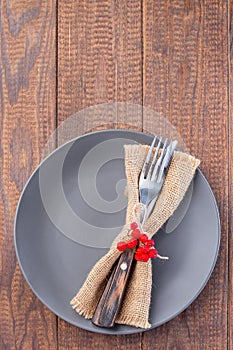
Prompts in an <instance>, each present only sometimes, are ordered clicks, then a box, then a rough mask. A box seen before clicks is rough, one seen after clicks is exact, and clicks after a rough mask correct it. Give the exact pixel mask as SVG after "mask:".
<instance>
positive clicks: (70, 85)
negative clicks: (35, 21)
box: [58, 0, 142, 350]
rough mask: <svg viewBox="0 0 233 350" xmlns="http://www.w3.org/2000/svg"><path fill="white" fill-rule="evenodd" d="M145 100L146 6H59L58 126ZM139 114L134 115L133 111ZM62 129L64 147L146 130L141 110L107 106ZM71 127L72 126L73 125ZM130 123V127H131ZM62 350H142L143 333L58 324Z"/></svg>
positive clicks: (109, 2)
mask: <svg viewBox="0 0 233 350" xmlns="http://www.w3.org/2000/svg"><path fill="white" fill-rule="evenodd" d="M118 101H121V102H127V103H134V104H141V102H142V53H141V2H140V1H139V0H134V1H123V2H122V1H120V0H116V1H113V0H100V1H94V0H93V1H91V2H89V1H86V0H80V1H75V0H68V1H59V6H58V124H59V125H61V123H62V122H63V121H66V122H67V121H68V117H69V116H70V115H71V114H73V113H77V112H78V111H80V110H81V109H83V108H87V107H89V106H95V105H97V104H102V103H114V102H118ZM132 110H134V111H135V113H133V112H132ZM73 122H74V124H73V127H70V126H69V124H68V127H67V130H65V128H63V129H61V130H59V131H58V142H59V143H62V142H64V141H65V140H67V139H68V138H70V137H71V136H75V135H74V134H73V130H75V133H76V136H77V135H79V134H82V133H84V132H87V131H88V130H94V129H96V128H98V129H101V128H113V127H116V126H119V127H129V128H130V127H132V126H131V124H133V127H134V128H137V129H138V128H139V129H140V128H141V126H142V113H141V107H135V108H134V109H131V108H130V106H127V105H126V106H125V105H118V106H117V108H115V106H114V105H108V107H107V108H105V110H104V113H101V108H100V109H98V108H94V109H93V108H92V109H90V110H89V111H88V110H85V112H83V113H81V114H79V117H78V118H77V120H76V121H73ZM71 124H72V123H71ZM128 124H129V125H128ZM58 339H59V349H61V350H62V349H66V350H67V349H73V350H74V349H82V350H85V349H111V348H113V349H125V350H126V349H135V350H138V349H140V347H141V345H140V341H141V335H140V334H138V335H134V336H121V337H117V336H105V335H100V334H94V333H90V332H87V331H85V330H82V329H79V328H77V327H73V326H71V325H69V324H67V323H66V322H64V321H62V320H59V323H58Z"/></svg>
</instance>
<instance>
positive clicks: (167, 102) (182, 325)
mask: <svg viewBox="0 0 233 350" xmlns="http://www.w3.org/2000/svg"><path fill="white" fill-rule="evenodd" d="M227 15H228V8H227V3H226V2H225V1H217V0H216V1H208V2H204V1H179V0H177V1H159V0H158V1H152V0H145V1H144V6H143V33H144V36H143V37H144V47H143V48H144V49H143V52H144V59H143V62H144V64H143V88H144V90H143V96H144V99H143V102H144V104H146V105H148V106H150V107H152V108H154V109H155V110H157V111H158V112H160V113H163V114H164V115H165V116H166V117H167V118H168V119H169V120H170V121H172V123H173V124H174V125H176V126H177V128H178V129H179V131H180V133H181V134H182V136H183V138H184V141H185V143H186V145H187V146H188V149H189V151H190V152H191V153H192V154H194V155H195V156H197V157H199V158H200V159H201V169H202V170H203V172H204V174H205V175H206V177H207V179H208V181H209V183H210V185H211V186H212V188H213V191H214V194H215V196H216V199H217V202H218V206H219V210H220V215H221V229H222V238H221V249H220V254H219V258H218V261H217V265H216V268H215V270H214V272H213V275H212V276H211V278H210V281H209V282H208V284H207V286H206V287H205V289H204V291H203V292H202V293H201V295H200V296H199V297H198V299H197V300H196V301H195V302H194V303H193V304H192V305H191V306H190V307H189V308H188V309H187V310H186V311H185V312H183V313H182V314H181V315H180V316H178V317H176V318H175V319H174V320H172V321H170V322H169V323H168V324H166V325H164V326H162V327H159V328H158V329H155V330H151V331H149V332H147V333H145V334H144V335H143V341H142V344H143V349H144V350H145V349H151V348H152V347H151V344H152V343H153V346H154V348H156V349H186V350H189V349H195V350H197V349H227V294H228V277H227V274H228V261H227V256H228V246H227V245H228V243H227V242H228V57H227V45H228V42H227V40H228V39H227V38H228V31H227ZM151 122H152V120H146V119H145V117H144V118H143V125H147V124H150V123H151ZM219 155H221V156H220V157H219Z"/></svg>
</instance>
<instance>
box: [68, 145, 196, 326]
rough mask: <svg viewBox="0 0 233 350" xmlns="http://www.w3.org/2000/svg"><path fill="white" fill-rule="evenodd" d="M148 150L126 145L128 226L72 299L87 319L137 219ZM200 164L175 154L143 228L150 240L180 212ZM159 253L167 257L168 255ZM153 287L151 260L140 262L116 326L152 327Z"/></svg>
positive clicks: (137, 264) (145, 147)
mask: <svg viewBox="0 0 233 350" xmlns="http://www.w3.org/2000/svg"><path fill="white" fill-rule="evenodd" d="M148 149H149V146H145V145H126V146H125V172H126V177H127V193H128V206H127V213H126V224H125V226H124V227H123V229H122V231H121V232H120V233H119V234H118V236H117V237H116V238H115V240H114V241H113V243H112V245H111V248H110V250H109V251H108V253H107V254H106V255H104V256H103V257H102V258H101V259H100V260H99V261H98V262H97V263H96V264H95V266H94V267H93V268H92V270H91V271H90V273H89V275H88V276H87V279H86V281H85V282H84V284H83V286H82V287H81V289H80V290H79V292H78V293H77V295H76V296H75V297H74V298H73V299H72V300H71V305H72V307H73V308H74V309H75V310H76V311H77V312H78V313H79V314H80V315H83V316H84V317H85V318H88V319H90V318H92V317H93V314H94V312H95V309H96V306H97V304H98V301H99V298H100V296H101V294H102V292H103V290H104V286H105V284H106V281H107V278H108V276H109V274H110V270H111V268H112V266H113V264H114V263H115V262H116V260H117V259H118V257H119V255H120V254H121V252H119V251H118V250H117V248H116V245H117V242H119V241H124V240H127V239H128V238H129V236H128V230H129V225H130V223H131V222H133V221H134V220H135V210H134V209H135V206H137V204H138V203H139V191H138V178H139V175H140V172H141V170H142V166H143V163H144V161H145V158H146V155H147V152H148ZM199 164H200V161H199V160H198V159H196V158H194V157H193V156H191V155H188V154H186V153H182V152H175V153H174V155H173V158H172V161H171V164H170V167H169V170H168V172H167V175H166V179H165V182H164V185H163V187H162V190H161V192H160V194H159V198H158V200H157V202H156V204H155V207H154V210H153V212H152V214H151V215H150V217H149V218H148V219H147V220H146V221H145V223H144V225H143V229H144V231H145V232H146V233H147V234H148V236H149V237H150V238H151V237H152V236H153V235H154V234H155V233H156V232H157V231H158V230H159V229H160V228H161V226H162V225H163V224H164V223H165V222H166V221H167V220H168V219H169V217H170V216H171V215H172V214H173V213H174V211H175V210H176V209H177V207H178V205H179V204H180V202H181V200H182V198H183V197H184V194H185V192H186V191H187V189H188V187H189V185H190V183H191V181H192V179H193V176H194V174H195V171H196V168H197V167H198V165H199ZM155 242H156V238H155ZM159 253H161V254H165V253H166V252H159ZM155 277H156V276H155ZM151 288H152V266H151V259H150V260H149V261H148V262H140V261H137V262H136V264H135V267H134V269H133V272H132V276H131V278H130V281H129V284H128V286H127V289H126V292H125V295H124V300H123V304H122V306H121V309H120V311H119V313H118V315H117V318H116V323H120V324H127V325H131V326H135V327H141V328H150V327H151V325H150V323H149V308H150V302H151Z"/></svg>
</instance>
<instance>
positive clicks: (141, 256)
mask: <svg viewBox="0 0 233 350" xmlns="http://www.w3.org/2000/svg"><path fill="white" fill-rule="evenodd" d="M135 259H136V260H138V261H143V262H147V261H148V260H149V255H148V254H138V253H137V254H135Z"/></svg>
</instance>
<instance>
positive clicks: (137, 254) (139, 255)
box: [134, 253, 142, 261]
mask: <svg viewBox="0 0 233 350" xmlns="http://www.w3.org/2000/svg"><path fill="white" fill-rule="evenodd" d="M141 256H142V254H139V253H136V254H135V255H134V259H135V260H137V261H141Z"/></svg>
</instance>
